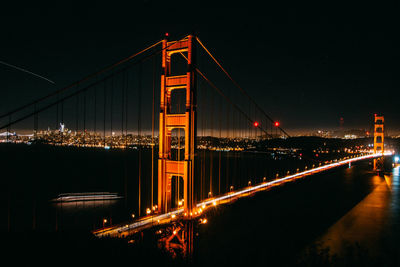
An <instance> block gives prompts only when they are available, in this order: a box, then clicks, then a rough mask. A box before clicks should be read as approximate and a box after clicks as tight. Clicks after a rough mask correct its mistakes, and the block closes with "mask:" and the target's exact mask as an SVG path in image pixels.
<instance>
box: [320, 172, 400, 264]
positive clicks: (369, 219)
mask: <svg viewBox="0 0 400 267" xmlns="http://www.w3.org/2000/svg"><path fill="white" fill-rule="evenodd" d="M399 175H400V171H399V167H396V168H394V169H393V170H392V173H390V174H387V175H386V174H385V175H384V177H379V176H377V175H375V176H374V177H372V180H371V181H372V184H373V185H374V189H373V191H372V192H371V193H370V194H369V195H367V196H366V197H365V198H364V199H363V200H362V201H361V202H359V203H358V204H357V205H356V206H355V207H353V208H352V209H351V210H350V211H349V212H347V213H346V214H345V215H344V216H343V217H342V218H340V219H339V220H338V221H337V222H336V223H335V224H334V225H332V226H331V227H330V228H329V229H328V230H327V231H326V232H325V234H323V235H322V236H321V237H320V238H319V239H318V240H317V242H316V244H319V245H320V248H321V249H329V253H330V255H331V256H332V255H339V256H340V255H344V254H345V253H346V250H348V249H349V247H350V246H354V245H357V246H360V247H362V248H364V249H366V250H368V253H369V254H370V255H374V254H379V253H380V249H381V247H382V246H381V245H382V243H387V242H392V241H393V237H390V236H391V234H392V232H395V231H394V229H392V227H393V225H398V216H399V214H398V213H399V200H398V198H399Z"/></svg>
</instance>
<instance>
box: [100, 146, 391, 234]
mask: <svg viewBox="0 0 400 267" xmlns="http://www.w3.org/2000/svg"><path fill="white" fill-rule="evenodd" d="M392 154H393V153H392V152H385V153H384V156H390V155H392ZM381 156H382V154H381V153H379V154H369V155H365V156H360V157H356V158H351V159H346V160H343V161H340V162H335V163H330V164H327V165H324V166H320V167H316V168H313V169H309V170H305V171H303V172H299V173H296V174H292V175H288V176H285V177H283V178H280V179H276V180H273V181H270V182H263V183H261V184H258V185H253V186H248V187H246V188H244V189H241V190H237V191H230V192H228V193H226V194H224V195H222V196H219V197H215V198H211V199H207V200H205V201H203V202H200V203H197V205H196V207H197V209H198V212H197V211H195V213H194V214H195V215H197V214H198V215H200V214H201V213H202V212H203V211H204V210H206V209H207V208H208V207H215V206H217V205H218V204H221V203H227V202H230V201H233V200H235V199H238V198H240V197H245V196H247V195H249V194H250V193H255V192H257V191H261V190H264V189H266V188H269V187H272V186H276V185H280V184H283V183H287V182H290V181H293V180H296V179H299V178H302V177H304V176H308V175H311V174H315V173H318V172H321V171H325V170H329V169H333V168H336V167H339V166H343V165H346V164H349V163H351V162H355V161H360V160H365V159H373V158H377V157H381ZM186 215H187V214H186ZM191 215H192V214H191ZM182 217H186V216H185V215H184V210H183V208H180V209H177V210H174V211H171V212H168V213H164V214H160V215H152V216H146V217H144V218H142V219H139V220H138V221H136V222H134V223H131V224H124V225H123V226H121V225H119V226H118V225H116V226H113V227H108V228H103V229H100V230H97V231H94V232H93V234H94V235H95V236H97V237H104V236H110V237H118V236H124V233H125V235H127V234H129V233H135V232H138V231H140V230H143V229H146V228H150V227H152V226H153V225H160V224H166V223H169V222H171V221H174V220H179V219H181V218H182ZM190 217H192V216H190ZM194 217H195V216H194Z"/></svg>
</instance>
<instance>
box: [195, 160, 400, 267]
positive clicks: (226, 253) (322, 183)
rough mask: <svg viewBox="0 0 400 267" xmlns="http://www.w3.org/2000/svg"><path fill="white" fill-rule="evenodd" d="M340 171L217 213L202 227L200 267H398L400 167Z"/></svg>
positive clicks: (362, 166) (363, 166)
mask: <svg viewBox="0 0 400 267" xmlns="http://www.w3.org/2000/svg"><path fill="white" fill-rule="evenodd" d="M368 163H369V162H362V163H357V164H354V165H353V166H352V167H351V168H345V167H343V168H340V169H335V170H332V171H329V172H326V173H322V174H318V175H314V176H312V177H309V178H307V179H306V180H302V181H298V182H295V183H291V184H287V185H284V186H282V187H280V188H275V189H273V190H271V191H269V192H266V193H260V194H257V195H256V196H254V197H252V198H249V199H243V200H241V201H238V202H237V203H234V204H232V205H231V206H230V207H227V208H222V209H220V210H218V209H217V210H215V211H214V212H213V213H214V214H212V215H211V216H210V218H209V223H208V224H207V225H204V226H203V227H202V228H201V229H200V238H199V241H198V246H197V251H196V250H195V255H196V257H195V258H196V263H198V264H199V265H209V264H224V265H227V264H243V265H251V264H257V265H260V264H268V265H271V266H282V265H288V266H292V265H294V264H298V265H305V266H310V265H316V266H326V265H336V266H337V265H339V266H340V265H346V264H349V263H353V264H351V265H364V266H369V265H375V264H376V265H378V266H379V265H381V264H386V265H389V266H397V264H398V263H399V252H400V251H399V246H398V242H399V240H400V239H399V237H400V220H399V209H400V207H399V194H398V189H399V168H395V169H393V171H392V172H391V173H387V174H386V175H385V177H379V176H377V175H376V174H375V173H373V172H371V171H370V170H371V165H369V164H368Z"/></svg>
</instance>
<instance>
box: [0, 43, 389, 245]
mask: <svg viewBox="0 0 400 267" xmlns="http://www.w3.org/2000/svg"><path fill="white" fill-rule="evenodd" d="M160 62H161V64H160ZM160 65H161V66H160ZM211 70H214V71H213V72H212V71H211ZM0 122H1V124H0V129H1V130H3V131H6V134H5V135H4V136H2V139H1V141H2V142H4V143H7V144H9V143H23V144H28V145H36V144H45V145H50V146H54V147H80V148H85V149H86V148H87V149H90V148H93V149H96V148H97V149H102V150H115V149H120V150H123V151H133V152H134V153H135V156H134V161H130V159H129V155H130V154H128V153H127V154H125V155H126V157H125V158H124V161H125V163H124V166H125V167H124V168H125V170H122V173H124V174H123V176H124V178H123V190H122V191H121V192H120V193H121V195H122V197H123V199H124V200H123V201H124V202H125V205H126V207H128V208H127V210H130V212H129V215H132V217H135V221H133V222H132V221H130V222H122V223H120V224H115V225H108V226H105V223H106V221H104V222H103V226H104V227H103V228H101V229H98V230H95V231H93V233H94V234H95V235H96V236H99V237H102V236H113V237H124V236H127V235H130V234H132V233H137V232H140V231H142V230H144V229H148V228H151V227H153V226H157V225H163V224H169V223H171V222H172V221H190V220H192V219H195V218H201V222H202V223H205V222H206V219H205V218H203V217H201V216H202V214H203V213H204V212H205V211H206V210H207V209H209V208H212V207H214V206H217V205H221V204H223V203H227V202H231V201H235V200H236V199H238V198H241V197H245V196H248V195H251V194H253V193H256V192H258V191H262V190H267V189H270V188H271V187H274V186H278V185H280V184H283V183H286V182H290V181H293V180H297V179H301V178H303V177H306V176H308V175H312V174H315V173H318V172H322V171H325V170H328V169H332V168H336V167H339V166H343V165H347V164H351V163H352V162H355V161H359V160H366V159H375V164H374V168H375V169H379V168H381V167H380V166H381V165H382V164H381V162H382V158H383V156H384V155H389V154H390V153H389V152H384V149H383V117H381V116H376V121H375V125H378V126H379V125H380V128H382V129H381V131H380V132H379V131H378V130H377V129H379V127H375V129H376V132H377V133H378V132H379V134H377V135H376V136H377V138H375V139H374V142H378V143H379V144H380V145H377V144H375V146H374V148H375V150H374V153H369V151H352V152H351V154H350V153H348V154H346V156H343V157H342V158H341V159H339V160H333V159H329V158H323V157H320V158H309V159H308V162H309V163H310V165H309V166H308V167H307V166H306V167H305V168H304V167H303V169H302V170H300V168H297V169H296V170H293V171H292V172H286V169H285V168H287V166H286V167H285V166H281V167H280V168H279V167H278V168H277V169H274V170H272V171H271V170H268V169H266V168H264V167H263V161H262V160H259V159H257V158H255V157H254V156H253V155H252V153H249V152H258V151H265V150H269V151H270V152H271V154H273V155H274V156H273V157H278V156H279V153H280V151H279V150H277V149H276V148H270V147H268V145H266V144H268V142H269V141H270V140H274V139H280V138H288V137H290V136H289V134H288V133H287V132H286V131H285V130H284V129H283V128H282V127H281V125H280V123H279V121H277V120H274V119H272V118H271V116H269V115H268V114H267V113H266V112H265V110H264V109H263V108H262V107H261V106H260V105H258V104H257V102H256V101H255V100H254V99H253V98H252V97H251V96H250V95H249V94H248V93H247V92H246V91H245V90H244V88H242V87H241V86H240V85H239V83H238V82H236V80H234V79H233V77H232V75H231V74H230V73H229V72H228V71H227V69H226V68H224V67H223V65H222V63H221V62H220V61H219V60H218V59H217V57H216V56H215V55H214V54H213V53H211V50H210V49H208V48H207V46H206V45H205V43H203V42H202V41H201V40H200V38H199V37H197V36H194V35H187V36H184V37H182V38H180V39H178V40H175V41H170V40H168V36H167V35H166V36H165V37H164V39H162V40H160V41H158V42H155V43H153V44H151V45H149V46H148V47H146V48H145V49H143V50H141V51H139V52H137V53H135V54H133V55H131V56H128V57H126V58H125V59H123V60H120V61H119V62H116V63H115V64H112V65H110V66H107V67H106V68H104V69H101V70H99V71H97V72H95V73H93V74H90V75H88V76H86V77H84V78H83V79H81V80H79V81H77V82H75V83H72V84H70V85H68V86H66V87H63V88H61V89H59V90H57V91H54V92H52V93H50V94H48V95H45V96H43V97H41V98H39V99H37V100H35V101H32V102H30V103H27V104H25V105H22V106H20V107H17V108H15V109H13V110H11V111H9V112H6V113H4V114H1V115H0ZM157 125H158V127H157ZM14 132H15V133H14ZM18 133H19V134H18ZM362 152H363V153H362ZM290 153H292V154H293V155H294V156H295V157H296V158H302V157H303V158H307V156H306V155H301V153H299V152H296V151H291V152H290ZM129 164H133V165H135V166H134V168H133V170H131V171H129V170H127V167H126V166H127V165H129ZM311 165H312V166H311ZM296 167H298V166H296ZM111 176H112V175H111ZM248 177H253V178H248ZM112 183H113V178H112V177H111V178H109V181H108V183H107V185H108V186H109V187H110V188H113V186H112ZM130 188H135V191H136V192H134V193H132V192H131V191H132V190H131V189H130ZM106 189H107V188H106ZM60 193H63V192H60ZM104 195H107V193H104V194H103V193H102V194H97V195H96V197H97V198H99V197H101V196H104ZM76 196H77V195H75V196H74V197H76ZM78 196H79V197H80V198H82V197H84V196H82V195H78ZM62 197H64V198H65V196H62ZM113 197H115V198H120V196H116V195H113ZM133 206H135V207H133ZM107 223H108V222H107ZM189 227H190V226H189ZM181 228H182V227H181ZM182 229H183V228H182ZM178 232H179V231H174V232H173V234H172V236H178V235H179V233H178ZM165 239H166V240H170V237H166V238H165ZM190 239H191V238H190V235H188V234H184V236H181V240H186V241H185V242H187V240H189V241H188V242H189V244H190V243H191V241H190ZM168 242H169V241H168ZM182 242H183V241H182ZM189 246H190V245H189ZM189 250H190V249H189Z"/></svg>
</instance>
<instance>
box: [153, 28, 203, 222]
mask: <svg viewBox="0 0 400 267" xmlns="http://www.w3.org/2000/svg"><path fill="white" fill-rule="evenodd" d="M166 36H168V34H166ZM194 38H195V37H194V36H192V35H188V36H187V37H185V38H184V39H182V40H179V41H171V42H168V41H167V40H166V39H164V40H163V42H162V45H163V50H162V70H163V73H162V75H161V96H160V128H159V131H160V134H159V136H160V137H159V154H158V211H159V212H161V213H166V212H168V211H169V210H170V209H171V180H172V177H173V176H175V177H182V178H183V183H184V185H183V186H184V201H183V202H184V210H185V212H186V213H187V214H190V212H191V211H192V209H193V207H195V206H194V197H193V186H194V183H193V177H194V155H195V149H196V143H195V142H196V136H197V134H196V79H195V78H196V77H195V67H194V56H195V53H194V45H195V42H194ZM183 53H185V54H186V55H185V58H186V59H187V64H188V68H187V72H186V74H184V75H178V76H173V75H171V56H172V55H173V54H183ZM177 89H181V90H182V89H184V90H185V92H186V101H185V103H186V108H185V112H184V113H180V114H175V113H171V112H170V111H171V94H173V93H174V90H177ZM173 129H183V130H184V131H185V153H184V154H185V156H184V160H172V159H171V133H172V130H173Z"/></svg>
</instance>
